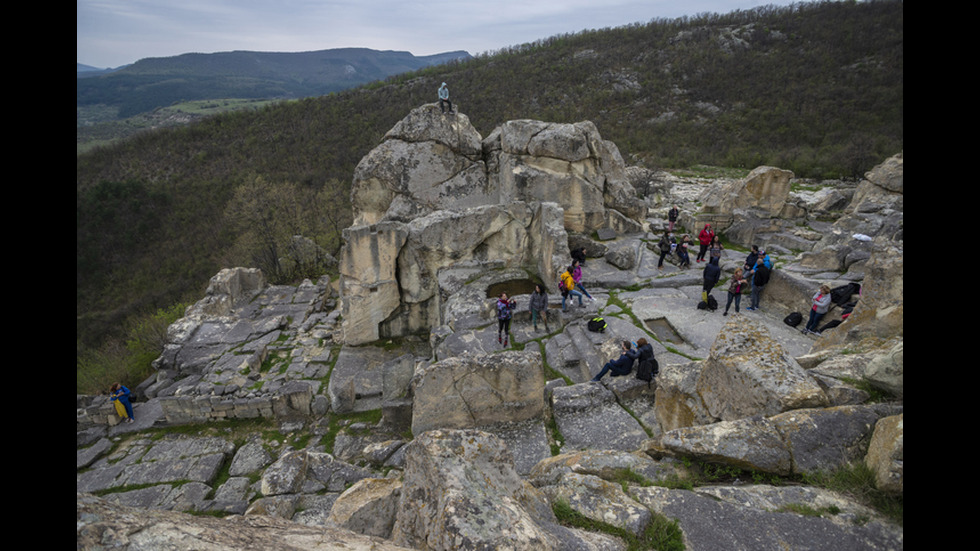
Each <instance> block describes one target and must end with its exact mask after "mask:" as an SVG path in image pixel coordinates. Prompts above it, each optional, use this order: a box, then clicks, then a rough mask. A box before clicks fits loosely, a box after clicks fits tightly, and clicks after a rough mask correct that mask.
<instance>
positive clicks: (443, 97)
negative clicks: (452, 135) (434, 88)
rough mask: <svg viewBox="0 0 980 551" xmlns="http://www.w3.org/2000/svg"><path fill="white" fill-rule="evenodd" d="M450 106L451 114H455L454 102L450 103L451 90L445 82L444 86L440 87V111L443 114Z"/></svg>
mask: <svg viewBox="0 0 980 551" xmlns="http://www.w3.org/2000/svg"><path fill="white" fill-rule="evenodd" d="M447 104H448V105H449V114H450V115H452V114H453V102H451V101H449V88H448V87H446V83H445V82H443V83H442V86H440V87H439V109H442V112H443V113H445V112H446V105H447Z"/></svg>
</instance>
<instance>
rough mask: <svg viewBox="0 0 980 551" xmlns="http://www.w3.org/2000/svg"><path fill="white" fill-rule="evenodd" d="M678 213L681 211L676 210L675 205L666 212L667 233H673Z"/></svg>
mask: <svg viewBox="0 0 980 551" xmlns="http://www.w3.org/2000/svg"><path fill="white" fill-rule="evenodd" d="M680 213H681V211H680V210H678V209H677V205H674V206H673V207H672V208H671V209H670V210H669V211H668V212H667V233H674V224H676V223H677V216H678V215H679V214H680Z"/></svg>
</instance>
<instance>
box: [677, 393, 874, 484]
mask: <svg viewBox="0 0 980 551" xmlns="http://www.w3.org/2000/svg"><path fill="white" fill-rule="evenodd" d="M884 412H887V410H879V409H876V408H874V407H870V406H840V407H833V408H815V409H801V410H795V411H789V412H786V413H781V414H779V415H773V416H771V417H764V416H761V415H757V416H753V417H746V418H744V419H737V420H732V421H722V422H719V423H713V424H711V425H703V426H697V427H685V428H680V429H675V430H671V431H668V432H665V433H664V434H663V436H662V437H661V438H660V444H659V445H660V447H661V449H662V450H665V451H666V452H668V453H673V454H677V455H680V456H683V457H696V458H698V459H701V460H703V461H708V462H714V463H722V464H727V465H732V466H734V467H738V468H742V469H751V470H757V471H763V472H769V473H774V474H778V475H781V476H788V475H791V474H810V473H816V472H821V471H823V472H830V471H833V470H836V469H838V468H840V467H843V466H845V465H847V464H850V463H853V462H856V461H860V460H862V459H864V458H865V455H866V454H867V452H868V446H869V442H870V440H871V437H872V434H873V433H874V431H875V424H876V423H877V422H878V420H879V418H881V416H882V415H883V414H884Z"/></svg>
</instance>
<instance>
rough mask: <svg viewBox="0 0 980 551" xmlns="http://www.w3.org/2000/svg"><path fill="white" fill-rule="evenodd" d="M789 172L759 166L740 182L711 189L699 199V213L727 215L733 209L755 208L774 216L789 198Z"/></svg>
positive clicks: (791, 175) (790, 173) (791, 174)
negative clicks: (700, 204)
mask: <svg viewBox="0 0 980 551" xmlns="http://www.w3.org/2000/svg"><path fill="white" fill-rule="evenodd" d="M792 177H793V173H792V172H790V171H788V170H781V169H778V168H775V167H769V166H760V167H757V168H755V169H754V170H752V172H750V173H749V175H748V176H746V177H745V179H743V180H736V181H733V182H730V183H729V184H727V185H724V186H720V187H713V188H711V189H710V190H709V191H708V192H706V193H705V194H704V196H702V198H701V200H702V203H703V207H702V208H703V211H704V212H706V213H711V214H731V213H732V212H733V211H734V210H735V209H759V210H761V211H762V212H764V213H767V214H768V215H770V216H773V217H775V216H777V215H779V214H780V212H781V211H782V210H783V205H784V204H785V203H786V200H787V199H788V198H789V181H790V179H791V178H792Z"/></svg>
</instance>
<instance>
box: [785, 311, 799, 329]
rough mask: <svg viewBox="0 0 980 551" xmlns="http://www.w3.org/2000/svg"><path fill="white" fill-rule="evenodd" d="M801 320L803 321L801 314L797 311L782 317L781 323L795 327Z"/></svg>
mask: <svg viewBox="0 0 980 551" xmlns="http://www.w3.org/2000/svg"><path fill="white" fill-rule="evenodd" d="M801 321H803V314H801V313H799V312H793V313H791V314H790V315H788V316H786V317H785V318H783V323H785V324H786V325H788V326H790V327H796V326H797V325H799V324H800V322H801Z"/></svg>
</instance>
